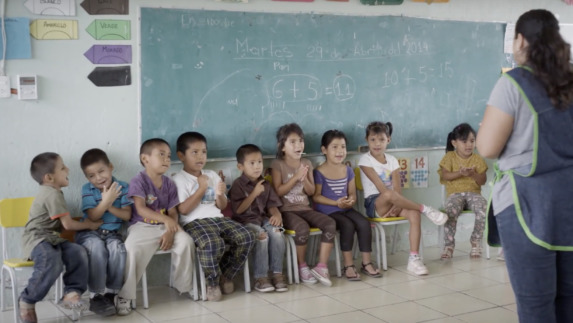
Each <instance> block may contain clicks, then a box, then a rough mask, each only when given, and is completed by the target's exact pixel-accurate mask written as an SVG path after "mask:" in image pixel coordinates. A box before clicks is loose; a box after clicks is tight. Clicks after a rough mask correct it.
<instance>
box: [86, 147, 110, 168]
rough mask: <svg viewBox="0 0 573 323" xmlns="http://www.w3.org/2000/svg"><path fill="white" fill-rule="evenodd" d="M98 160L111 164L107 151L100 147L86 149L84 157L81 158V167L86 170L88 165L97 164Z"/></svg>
mask: <svg viewBox="0 0 573 323" xmlns="http://www.w3.org/2000/svg"><path fill="white" fill-rule="evenodd" d="M97 162H103V163H104V164H106V165H108V166H109V164H111V162H110V161H109V158H107V154H106V153H105V151H103V150H101V149H99V148H93V149H90V150H88V151H86V152H85V153H84V154H83V155H82V158H81V159H80V167H81V168H82V170H85V169H86V167H88V166H90V165H92V164H95V163H97Z"/></svg>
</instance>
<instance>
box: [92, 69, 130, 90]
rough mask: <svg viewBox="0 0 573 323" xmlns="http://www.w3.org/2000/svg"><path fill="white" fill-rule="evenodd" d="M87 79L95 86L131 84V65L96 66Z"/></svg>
mask: <svg viewBox="0 0 573 323" xmlns="http://www.w3.org/2000/svg"><path fill="white" fill-rule="evenodd" d="M88 79H89V80H90V81H92V83H93V84H95V85H96V86H123V85H131V67H130V66H117V67H96V68H95V69H94V70H93V71H92V72H91V73H90V75H88Z"/></svg>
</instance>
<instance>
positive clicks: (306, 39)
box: [141, 8, 506, 158]
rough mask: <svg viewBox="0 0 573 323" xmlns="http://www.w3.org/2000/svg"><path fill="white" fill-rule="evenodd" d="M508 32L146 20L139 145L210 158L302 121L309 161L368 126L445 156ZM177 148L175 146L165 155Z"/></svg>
mask: <svg viewBox="0 0 573 323" xmlns="http://www.w3.org/2000/svg"><path fill="white" fill-rule="evenodd" d="M503 34H504V25H502V24H499V23H478V22H459V21H435V20H428V19H419V18H407V17H358V16H333V15H312V14H271V13H245V12H222V11H205V10H187V9H159V8H142V10H141V60H142V68H141V70H142V73H141V136H142V139H147V138H151V137H163V138H165V139H166V140H167V141H168V142H170V143H171V144H172V145H174V143H175V140H176V139H177V137H178V135H179V134H180V133H182V132H184V131H190V130H194V131H199V132H202V133H204V134H205V135H206V137H207V139H208V148H209V157H211V158H216V157H232V156H234V153H235V150H236V149H237V147H239V146H240V145H242V144H244V143H247V142H249V143H254V144H257V145H259V146H260V147H261V148H262V149H263V153H264V154H274V153H275V150H276V141H275V138H274V135H275V132H276V130H277V129H278V127H280V126H281V125H283V124H285V123H289V122H297V123H299V124H300V125H301V127H302V128H303V130H304V132H305V147H306V148H305V151H306V152H307V153H319V152H320V138H321V136H322V133H323V132H324V131H326V130H328V129H333V128H338V129H340V130H343V131H344V132H345V133H346V134H347V136H348V145H347V146H348V147H349V149H352V150H354V149H356V148H357V147H358V146H359V145H361V144H362V145H363V144H364V129H365V127H366V125H368V123H369V122H371V121H373V120H383V121H391V122H392V123H393V124H394V126H395V131H394V135H393V137H392V142H391V143H390V147H391V148H402V147H404V148H406V147H408V148H410V147H422V146H443V145H444V142H445V140H446V137H447V132H448V129H449V128H451V127H452V126H453V125H455V124H458V123H460V122H469V123H470V124H473V125H475V126H476V127H477V125H478V122H479V120H481V116H482V115H483V110H484V108H485V105H486V101H487V98H488V97H489V93H490V91H491V88H492V86H493V84H494V83H495V81H496V80H497V78H498V77H499V71H500V68H501V67H502V66H503V65H504V64H505V62H506V59H505V55H504V54H503ZM172 147H173V148H174V146H172Z"/></svg>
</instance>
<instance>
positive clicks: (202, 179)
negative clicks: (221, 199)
mask: <svg viewBox="0 0 573 323" xmlns="http://www.w3.org/2000/svg"><path fill="white" fill-rule="evenodd" d="M197 183H198V184H199V187H207V186H209V176H207V175H205V174H201V176H199V177H197Z"/></svg>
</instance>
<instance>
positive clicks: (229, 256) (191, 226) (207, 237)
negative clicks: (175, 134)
mask: <svg viewBox="0 0 573 323" xmlns="http://www.w3.org/2000/svg"><path fill="white" fill-rule="evenodd" d="M177 157H179V159H180V160H181V161H182V162H183V169H182V170H181V171H180V172H179V173H177V174H175V175H174V176H173V181H174V182H175V185H177V193H178V196H179V200H180V201H181V204H179V214H180V217H179V222H180V224H181V226H182V227H183V229H185V231H186V232H187V233H189V235H190V236H191V237H192V238H193V240H194V241H195V245H196V250H197V255H198V261H199V264H200V265H201V267H202V268H203V272H204V273H205V277H206V279H207V300H209V301H219V300H221V298H222V294H221V292H222V293H223V294H230V293H232V292H233V291H234V289H235V288H234V285H233V278H235V276H236V275H237V273H238V272H239V271H240V270H241V269H242V268H243V265H244V263H245V261H246V260H247V257H248V255H249V252H250V251H251V248H252V247H253V244H254V242H255V238H254V235H253V234H252V233H251V232H250V231H249V230H247V228H245V227H244V226H242V225H241V224H239V223H237V222H235V221H233V220H231V219H229V218H225V217H223V214H222V213H221V210H223V209H224V208H225V207H226V206H227V197H226V196H225V183H224V182H222V181H221V178H219V175H217V173H215V172H214V171H212V170H203V167H204V166H205V163H206V161H207V139H206V138H205V137H204V136H203V135H202V134H200V133H198V132H186V133H184V134H182V135H180V136H179V138H178V139H177ZM226 244H229V245H230V249H229V250H228V251H227V252H225V245H226Z"/></svg>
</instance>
